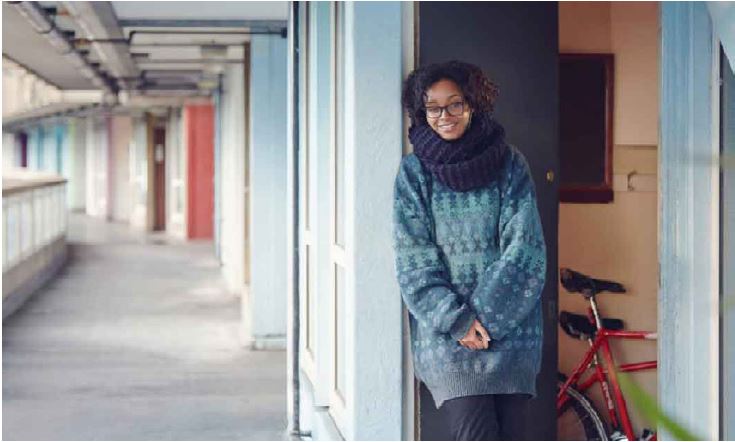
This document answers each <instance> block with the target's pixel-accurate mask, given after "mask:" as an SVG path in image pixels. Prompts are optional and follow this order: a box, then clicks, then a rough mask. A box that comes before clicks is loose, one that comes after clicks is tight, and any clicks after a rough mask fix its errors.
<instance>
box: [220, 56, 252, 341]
mask: <svg viewBox="0 0 735 442" xmlns="http://www.w3.org/2000/svg"><path fill="white" fill-rule="evenodd" d="M244 75H245V71H244V67H243V65H241V64H236V65H229V66H227V68H226V69H225V72H224V75H223V86H222V89H223V92H222V189H221V192H222V202H223V203H222V267H223V268H222V271H223V274H224V276H225V280H226V282H227V286H228V288H229V290H231V291H232V292H233V293H237V294H240V293H241V292H242V291H243V290H244V286H245V277H244V276H245V247H246V245H245V202H246V197H247V195H246V185H245V161H246V158H245V148H246V144H245V143H246V138H245V124H244V122H245V118H246V114H245V80H244V78H245V77H244ZM244 320H245V321H246V322H247V321H249V319H248V318H247V317H245V318H244ZM246 326H247V327H249V325H247V324H246Z"/></svg>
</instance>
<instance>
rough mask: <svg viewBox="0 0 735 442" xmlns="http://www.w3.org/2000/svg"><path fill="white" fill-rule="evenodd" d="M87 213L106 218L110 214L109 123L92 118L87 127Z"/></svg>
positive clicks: (102, 119) (101, 119) (89, 119)
mask: <svg viewBox="0 0 735 442" xmlns="http://www.w3.org/2000/svg"><path fill="white" fill-rule="evenodd" d="M86 135H87V136H86V142H85V148H86V154H85V159H86V174H87V179H86V194H87V198H86V211H87V215H89V216H94V217H100V218H106V217H107V215H108V213H107V211H108V195H107V192H108V187H107V178H108V170H107V160H108V142H107V141H108V140H107V121H106V119H105V118H104V117H102V118H96V117H90V118H88V119H87V127H86Z"/></svg>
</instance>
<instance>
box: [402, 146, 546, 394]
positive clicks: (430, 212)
mask: <svg viewBox="0 0 735 442" xmlns="http://www.w3.org/2000/svg"><path fill="white" fill-rule="evenodd" d="M501 164H502V167H501V169H500V171H499V174H498V176H497V179H495V180H494V181H492V182H491V183H490V184H488V185H487V186H486V187H482V188H479V189H474V190H470V191H467V192H457V191H453V190H451V189H449V188H448V187H447V186H445V185H444V184H443V183H441V182H440V181H438V180H436V179H435V178H434V177H433V176H432V175H431V173H430V172H428V170H426V169H424V168H423V167H422V165H421V163H420V161H419V159H418V158H417V157H416V156H415V155H414V154H410V155H408V156H406V157H404V158H403V160H402V162H401V166H400V170H399V172H398V175H397V177H396V181H395V187H394V211H393V225H394V231H393V240H394V248H395V252H396V253H395V255H396V272H397V275H398V283H399V285H400V288H401V295H402V297H403V301H404V303H405V304H406V307H407V308H408V310H409V313H410V314H409V319H410V329H411V349H412V353H413V362H414V371H415V373H416V376H417V377H418V378H419V379H421V380H422V381H423V382H424V383H425V384H426V386H427V387H428V388H429V391H431V393H432V396H433V397H434V401H435V403H436V406H437V407H439V406H441V404H442V403H443V402H444V401H446V400H448V399H452V398H455V397H461V396H471V395H478V394H499V393H527V394H530V395H533V396H535V395H536V382H535V381H536V375H537V374H538V372H539V369H540V365H541V344H542V338H543V336H542V316H541V302H540V297H541V291H542V289H543V286H544V280H545V272H546V246H545V244H544V238H543V230H542V227H541V222H540V218H539V214H538V209H537V207H536V192H535V188H534V183H533V179H532V177H531V175H530V171H529V168H528V164H527V162H526V159H525V158H524V157H523V154H521V153H520V152H519V151H518V150H517V149H516V148H515V147H513V146H509V149H508V151H507V153H506V154H505V157H504V158H503V160H502V161H501ZM475 319H478V320H479V321H480V322H481V323H482V325H483V326H484V327H485V329H486V330H487V331H488V333H489V334H490V338H491V342H490V345H489V348H488V349H486V350H469V349H466V348H465V347H463V346H462V345H460V344H459V342H457V341H458V340H459V339H461V338H462V337H463V336H464V335H465V334H466V333H467V331H468V330H469V327H470V325H471V324H472V322H473V321H474V320H475Z"/></svg>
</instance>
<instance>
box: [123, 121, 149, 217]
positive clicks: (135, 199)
mask: <svg viewBox="0 0 735 442" xmlns="http://www.w3.org/2000/svg"><path fill="white" fill-rule="evenodd" d="M132 124H133V134H132V137H131V139H130V145H129V147H128V149H129V158H130V188H131V189H132V195H131V198H132V199H131V202H130V205H131V213H130V225H131V226H133V227H134V228H135V229H138V230H147V229H148V126H147V124H146V120H145V118H144V117H143V116H141V115H136V116H133V120H132Z"/></svg>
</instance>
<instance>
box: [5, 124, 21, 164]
mask: <svg viewBox="0 0 735 442" xmlns="http://www.w3.org/2000/svg"><path fill="white" fill-rule="evenodd" d="M17 150H18V149H17V147H16V143H15V134H14V133H12V132H3V168H8V167H18V165H19V164H20V158H18V154H17Z"/></svg>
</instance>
